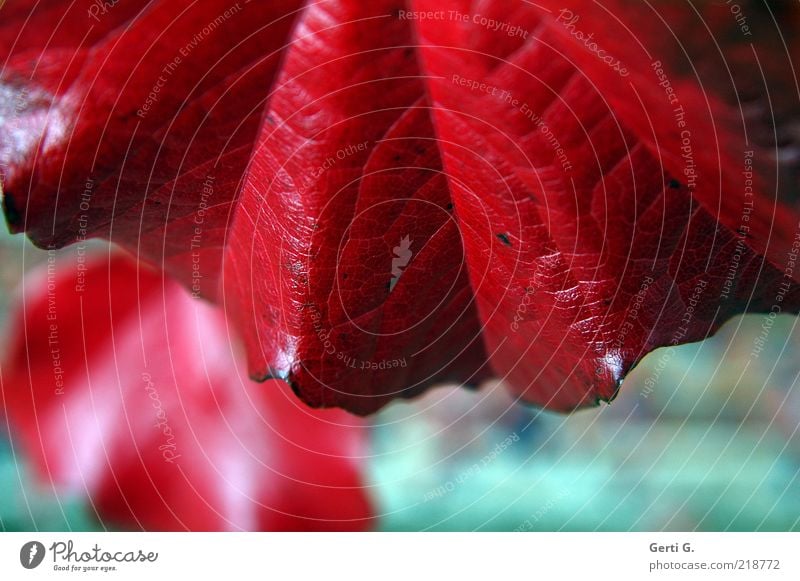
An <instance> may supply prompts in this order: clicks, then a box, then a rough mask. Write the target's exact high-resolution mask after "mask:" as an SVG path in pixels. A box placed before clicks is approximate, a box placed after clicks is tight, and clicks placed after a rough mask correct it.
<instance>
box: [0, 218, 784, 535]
mask: <svg viewBox="0 0 800 581" xmlns="http://www.w3.org/2000/svg"><path fill="white" fill-rule="evenodd" d="M0 230H2V231H3V233H2V234H0V324H4V323H5V316H6V313H7V307H8V301H9V299H10V298H11V296H12V293H13V292H14V287H15V285H16V283H17V281H18V280H19V279H20V277H21V273H22V272H23V271H24V270H26V269H28V268H30V267H32V266H34V265H35V264H37V263H39V262H41V261H42V259H43V257H44V256H45V253H44V252H42V251H38V250H36V249H34V248H32V247H31V246H30V245H29V244H27V243H26V242H24V240H23V238H22V237H11V236H9V235H8V234H6V233H5V230H4V229H0ZM762 321H763V317H762V316H760V315H749V316H746V317H738V318H736V319H734V320H732V321H730V322H729V323H727V324H726V325H725V326H724V327H723V329H722V330H721V331H720V333H718V334H717V335H716V336H715V337H713V338H711V339H709V340H706V341H704V342H702V343H696V344H693V345H685V346H682V347H679V348H675V349H673V350H659V351H656V352H655V353H652V354H651V355H649V356H648V357H647V358H646V359H645V360H644V361H643V362H642V364H641V365H640V366H639V367H637V368H636V369H635V370H634V371H633V372H632V373H631V374H630V375H629V376H628V378H627V379H626V380H625V382H624V384H623V386H622V392H621V394H620V396H619V397H618V398H617V399H616V400H615V401H614V402H613V404H611V405H604V406H602V407H599V408H597V409H594V410H589V411H581V412H577V413H574V414H571V415H566V416H564V415H557V414H552V413H547V412H541V411H538V410H535V409H531V408H528V407H525V406H523V405H521V404H517V403H515V402H514V401H513V400H512V398H511V397H510V396H509V395H508V394H507V392H506V391H505V389H504V388H503V387H502V385H499V384H497V383H488V384H486V385H484V386H483V387H482V389H481V390H479V391H467V390H464V389H458V388H454V387H442V388H439V389H436V390H433V391H431V392H429V394H428V395H426V396H424V397H422V398H419V399H416V400H414V401H412V402H410V403H395V404H393V405H391V406H389V407H388V409H386V410H385V411H383V412H382V413H380V414H378V415H377V416H375V417H374V418H373V419H372V421H373V424H374V427H373V430H372V432H373V433H372V446H371V448H372V449H371V454H372V457H371V459H370V461H369V463H368V475H367V478H368V480H369V483H370V485H371V490H372V493H373V496H374V498H375V501H376V505H377V508H378V512H379V513H380V515H381V518H380V529H382V530H390V531H396V530H409V531H416V530H456V531H461V530H466V531H471V530H510V531H513V530H521V531H558V530H569V531H595V530H609V531H629V530H711V531H725V530H731V531H740V530H741V531H751V530H770V531H772V530H776V531H786V530H800V479H798V475H799V474H800V436H799V435H798V428H799V427H800V389H798V388H797V382H798V374H800V357H799V356H798V354H800V329H798V326H797V319H796V318H795V317H790V316H781V317H779V318H778V320H777V322H776V324H775V325H774V327H773V328H772V330H771V332H770V335H769V338H768V342H767V345H766V347H765V349H764V352H762V353H761V355H760V357H757V358H754V357H752V356H751V351H752V349H753V340H754V339H755V338H756V337H757V336H758V335H759V333H760V331H761V324H762ZM2 347H3V336H2V335H0V348H2ZM648 378H651V379H653V380H656V382H655V385H654V387H653V388H652V389H648V388H646V387H645V385H646V383H645V382H646V381H647V379H648ZM4 431H5V430H3V432H4ZM0 490H1V491H2V492H3V493H2V494H0V530H7V531H8V530H35V529H44V530H87V529H89V530H91V529H103V528H105V527H104V524H103V523H100V522H99V521H98V520H97V519H96V517H94V515H93V512H92V511H91V509H90V508H89V507H88V505H87V504H85V503H84V501H83V499H80V498H65V497H56V496H55V495H53V494H52V492H48V491H47V490H44V489H41V488H40V487H39V486H38V485H37V484H36V483H34V482H32V480H31V478H30V475H29V472H28V470H27V468H26V464H25V461H24V458H20V457H19V456H17V455H15V451H14V450H12V449H11V447H10V445H9V444H8V442H7V440H4V439H2V438H0Z"/></svg>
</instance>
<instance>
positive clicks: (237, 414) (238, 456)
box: [1, 255, 370, 530]
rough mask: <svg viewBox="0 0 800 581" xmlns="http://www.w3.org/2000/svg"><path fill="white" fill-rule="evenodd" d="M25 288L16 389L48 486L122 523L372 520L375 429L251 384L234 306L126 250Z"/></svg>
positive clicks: (27, 437) (28, 282)
mask: <svg viewBox="0 0 800 581" xmlns="http://www.w3.org/2000/svg"><path fill="white" fill-rule="evenodd" d="M62 260H63V261H64V263H65V264H63V265H62ZM24 286H25V288H24V295H23V297H22V305H21V308H20V309H19V310H18V311H17V312H16V313H15V314H14V318H13V323H12V327H11V330H12V337H13V342H12V344H11V345H10V346H9V350H8V352H7V353H6V355H5V356H4V360H3V367H2V370H3V373H2V378H1V379H2V397H3V402H4V407H5V410H6V413H7V415H8V419H9V420H10V422H11V425H12V431H11V433H12V442H13V443H15V444H16V445H18V446H19V447H20V448H21V449H22V450H23V451H25V452H26V453H27V454H26V457H28V458H31V459H33V460H34V464H35V467H36V468H37V470H38V472H39V475H40V481H43V482H47V483H49V484H50V485H51V486H53V487H54V489H56V490H57V491H58V492H59V493H64V492H67V493H73V494H86V495H88V497H89V501H90V502H91V505H92V506H93V508H94V510H95V511H96V512H97V514H98V517H100V518H101V520H102V521H108V522H109V523H110V524H111V525H112V526H114V525H117V526H119V525H123V526H126V527H131V526H134V527H137V528H143V529H146V530H184V529H189V530H360V529H364V528H367V526H368V525H369V522H370V521H369V519H370V505H369V501H368V498H367V494H366V491H365V489H364V488H363V483H362V481H361V476H360V470H359V460H358V458H359V456H360V455H362V454H363V453H364V450H363V449H362V444H363V437H362V436H363V435H364V434H363V432H364V430H365V429H366V428H365V427H364V426H361V425H360V424H359V422H358V421H354V420H355V418H353V417H352V416H348V415H347V414H345V413H344V412H341V411H338V410H328V411H313V410H309V409H307V408H306V407H305V406H303V405H302V404H301V403H300V402H297V401H296V399H295V398H294V397H293V395H292V394H291V392H290V391H289V390H288V389H284V388H282V387H281V386H280V385H279V384H277V383H276V385H270V386H268V388H267V389H262V388H261V386H258V385H255V384H253V383H252V382H250V381H249V380H248V379H247V377H246V374H245V373H244V372H243V370H241V369H240V368H239V366H237V364H236V361H235V355H234V350H233V348H232V343H231V341H230V338H229V336H228V329H227V324H226V322H225V320H224V317H223V316H222V313H221V312H220V311H219V310H218V309H215V308H213V307H211V306H210V305H207V304H204V303H202V302H198V301H194V300H192V299H191V297H190V296H189V295H188V293H187V292H186V291H185V290H183V289H182V288H180V287H179V286H178V284H177V283H175V282H171V281H169V280H167V281H164V279H163V277H162V276H161V275H160V274H158V273H156V272H154V271H152V270H150V269H147V268H139V267H137V265H136V264H135V263H134V262H133V261H132V260H130V259H129V258H126V257H121V256H119V255H114V256H111V257H108V258H102V257H95V258H94V259H93V261H91V262H89V264H88V268H87V269H86V270H85V271H82V272H81V273H80V274H79V273H77V272H76V271H75V264H74V263H73V262H71V261H69V260H68V259H66V257H62V258H58V259H56V257H55V255H52V257H51V261H49V262H48V264H47V266H46V267H45V268H42V269H41V270H39V271H38V272H37V273H35V274H34V275H31V276H29V277H27V278H26V279H25V281H24ZM284 387H285V386H284Z"/></svg>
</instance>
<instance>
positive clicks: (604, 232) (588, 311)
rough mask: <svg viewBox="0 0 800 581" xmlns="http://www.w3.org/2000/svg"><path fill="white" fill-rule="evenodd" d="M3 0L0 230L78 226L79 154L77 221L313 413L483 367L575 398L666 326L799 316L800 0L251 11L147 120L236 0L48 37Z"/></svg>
mask: <svg viewBox="0 0 800 581" xmlns="http://www.w3.org/2000/svg"><path fill="white" fill-rule="evenodd" d="M7 5H8V6H10V8H7V7H4V8H3V10H10V12H9V13H8V14H9V15H10V16H9V18H6V19H4V20H3V24H2V25H0V27H2V28H3V32H2V34H3V35H4V36H3V39H4V43H9V44H8V46H9V47H10V49H9V50H10V58H9V60H8V63H10V64H9V65H8V66H7V67H6V68H5V69H4V70H3V73H2V87H3V90H4V91H6V93H7V94H8V95H9V99H7V100H6V102H5V104H4V105H2V106H3V107H5V109H3V113H2V116H3V118H4V120H5V121H6V122H5V123H4V125H3V129H0V141H2V143H1V144H0V147H2V148H3V149H2V151H3V153H4V156H5V158H4V160H5V161H4V162H3V164H4V165H3V168H4V174H5V176H6V177H5V178H4V182H3V183H4V186H3V187H4V192H5V198H4V200H5V201H4V204H5V209H6V216H7V218H8V221H9V222H10V223H11V225H12V228H14V229H16V230H18V231H22V230H25V231H27V232H28V233H29V235H30V236H31V237H32V238H33V239H34V240H35V241H36V242H37V243H38V244H40V245H47V244H50V243H55V244H64V243H67V242H69V241H71V240H74V239H76V238H80V236H81V235H82V234H81V228H80V227H79V226H80V221H81V217H80V203H81V196H82V195H84V194H83V193H82V192H83V190H84V189H85V183H86V175H87V168H88V170H90V171H88V174H89V175H90V177H92V180H93V181H92V183H93V184H94V182H95V180H99V181H98V183H100V184H101V185H100V186H99V187H98V186H94V185H93V186H92V188H91V189H92V190H93V191H94V190H95V189H97V191H98V195H95V194H94V193H91V196H90V197H91V200H92V214H91V219H90V222H91V224H92V228H91V229H90V232H88V233H89V234H92V235H101V236H106V237H110V238H111V239H112V240H114V241H116V242H118V243H120V244H123V245H125V246H127V247H128V248H130V249H132V250H133V251H134V252H137V253H139V254H140V255H141V256H144V257H145V258H147V259H149V260H150V261H153V262H156V263H158V264H159V265H162V264H163V265H164V266H166V268H167V269H168V270H169V271H170V272H172V273H173V274H176V275H177V276H178V277H179V278H181V280H182V281H183V282H184V284H185V285H187V286H189V287H190V288H192V290H193V291H195V292H199V293H202V294H204V295H205V296H207V297H213V298H216V300H217V302H218V303H219V304H221V305H222V307H223V308H224V310H225V311H226V313H227V314H228V316H229V318H230V320H231V321H233V322H234V324H235V327H236V328H237V329H238V332H239V333H241V335H242V336H243V338H244V341H245V344H246V346H247V357H248V361H249V372H250V374H251V375H252V376H253V377H255V378H257V379H265V378H268V377H277V378H281V379H283V380H285V381H286V382H288V383H289V384H290V385H291V386H292V388H293V389H294V390H295V391H296V392H297V393H298V394H299V395H300V397H302V398H303V399H304V400H305V401H306V402H308V403H310V404H311V405H313V406H340V407H344V408H346V409H349V410H351V411H354V412H357V413H360V414H366V413H370V412H372V411H374V410H376V409H378V408H380V407H381V406H383V405H385V404H386V403H387V402H388V401H390V400H391V399H393V398H395V397H409V396H413V395H415V394H417V393H419V392H420V391H422V390H423V389H425V388H426V387H428V386H430V385H432V384H436V383H440V382H442V381H447V380H452V381H458V382H465V383H477V382H479V381H480V380H481V379H482V378H483V377H485V376H486V375H487V374H489V373H493V374H495V375H499V376H501V377H503V378H505V379H506V380H507V383H508V384H509V385H510V387H511V388H512V389H513V390H514V392H515V393H517V394H519V395H520V396H521V398H522V399H524V400H526V401H529V402H532V403H536V404H539V405H543V406H546V407H548V408H551V409H557V410H569V409H573V408H575V407H580V406H584V405H590V404H594V403H595V402H597V401H598V400H609V399H611V398H613V397H614V395H615V394H616V392H617V389H618V388H619V385H620V382H621V381H622V379H623V377H624V376H625V374H626V373H627V372H628V371H629V370H630V368H631V367H632V366H633V365H635V364H636V362H637V361H638V360H639V359H640V358H641V357H643V356H644V355H645V354H646V353H648V352H650V351H652V350H653V349H655V348H657V347H659V346H664V345H674V344H680V343H684V342H687V341H694V340H698V339H701V338H703V337H705V336H707V335H708V334H709V333H711V332H713V331H714V330H716V329H717V328H718V327H719V325H721V324H722V323H723V322H724V321H725V320H726V319H727V318H729V317H730V316H732V315H733V314H736V313H740V312H747V311H750V312H757V311H772V312H778V311H785V312H796V311H797V304H798V303H797V300H798V288H797V285H796V282H795V281H797V280H800V269H798V268H796V266H795V260H796V251H797V246H796V239H797V236H798V234H797V227H798V226H797V225H798V223H800V214H798V212H797V205H796V190H797V165H796V163H797V154H798V150H797V147H796V142H795V141H796V138H795V133H796V130H795V125H796V121H797V112H798V91H797V83H796V80H795V76H794V71H793V68H792V61H791V58H792V56H793V54H794V53H795V52H796V46H795V45H796V40H794V39H795V38H796V34H793V33H794V32H796V28H797V17H798V14H797V10H796V8H793V7H791V6H783V5H782V6H781V7H780V9H777V8H772V7H769V6H766V5H764V4H763V3H760V2H743V3H741V6H742V7H743V8H742V9H743V10H744V11H745V13H746V14H747V15H748V18H749V19H748V21H747V22H748V23H749V25H748V28H747V29H746V30H745V29H744V28H743V24H742V21H741V20H737V19H736V18H735V15H733V14H732V13H731V12H730V9H729V8H727V7H721V6H718V5H713V4H708V5H705V4H700V5H699V8H697V7H695V6H693V5H692V4H689V3H685V4H684V3H675V2H655V3H640V2H628V1H625V0H607V1H606V0H603V1H602V2H593V1H589V0H570V1H568V2H559V3H556V2H550V1H549V0H548V1H545V2H540V3H537V4H535V5H534V4H530V3H525V2H505V1H502V2H501V1H499V0H497V1H495V0H487V1H485V2H481V3H477V4H476V3H470V2H466V1H465V0H444V1H438V0H437V1H432V0H417V1H410V2H403V1H401V0H379V1H377V2H370V3H363V2H355V1H345V0H340V1H335V0H330V1H323V2H318V3H310V2H309V3H302V4H300V3H298V4H293V3H270V4H269V6H261V5H260V4H256V3H247V4H245V5H242V6H243V7H242V8H241V9H239V10H237V11H236V13H235V14H234V15H233V16H230V17H228V18H226V19H224V21H220V22H219V25H218V26H217V27H216V28H215V30H214V31H212V32H213V33H212V34H208V35H204V37H203V41H202V43H200V44H199V45H198V47H197V48H193V49H192V51H190V58H191V59H195V57H196V60H191V61H187V62H186V63H181V64H180V67H179V70H180V72H174V73H171V75H170V77H169V87H170V88H169V91H166V93H168V97H164V98H163V99H161V97H159V98H158V99H156V102H155V104H154V107H155V108H154V109H153V112H152V113H151V112H148V113H147V115H145V118H144V119H142V120H135V122H136V124H135V125H134V126H132V125H131V123H130V120H129V119H128V118H127V117H126V115H128V116H130V115H131V114H132V115H134V116H136V113H137V111H139V109H141V107H142V103H143V102H144V101H146V99H147V96H148V92H149V91H150V90H151V88H152V86H153V85H154V84H157V82H158V79H159V76H160V75H161V74H162V71H163V67H164V66H165V65H167V64H168V63H169V62H170V59H171V57H172V55H174V54H180V50H181V49H182V48H184V47H185V46H186V44H187V43H188V42H190V41H191V39H193V38H194V37H195V35H196V34H197V33H198V30H199V31H202V30H204V27H203V26H205V25H202V23H203V22H211V21H214V19H215V18H217V16H218V15H219V14H221V13H222V14H224V13H226V12H225V10H226V7H227V9H228V10H230V6H231V5H226V4H224V3H215V2H209V3H208V4H203V5H202V7H201V5H199V4H192V5H189V4H186V5H183V4H180V3H166V2H154V3H150V4H148V8H147V9H146V10H144V11H143V12H142V13H141V14H137V13H133V12H131V13H125V12H121V11H120V12H115V11H114V10H109V11H108V14H104V15H103V17H109V18H111V19H112V20H113V21H114V22H115V24H113V25H112V24H111V21H110V20H106V21H103V20H101V23H100V24H99V25H98V26H100V27H99V28H97V27H95V26H89V27H88V28H87V27H86V25H85V24H84V25H83V26H84V28H83V29H81V28H80V27H79V26H78V27H74V28H68V29H67V30H69V31H72V32H59V34H58V35H57V36H56V38H59V39H60V40H59V41H58V44H57V45H53V46H51V45H50V44H49V41H48V39H47V37H46V36H47V35H41V36H40V35H36V36H35V37H34V38H32V39H30V40H27V39H26V40H25V41H24V42H23V41H22V40H21V39H22V38H23V37H22V35H20V34H18V31H19V29H20V27H21V26H22V25H21V24H20V21H21V20H24V19H25V18H26V17H27V14H28V13H31V12H33V13H35V14H36V18H39V19H40V20H39V21H38V22H39V23H40V26H43V27H45V28H47V27H48V26H49V27H50V28H52V29H54V30H56V31H60V30H61V29H60V28H59V27H58V26H56V21H57V19H56V18H55V17H54V16H53V15H54V14H62V13H64V11H67V12H69V11H68V10H67V9H66V8H58V7H57V6H56V5H55V4H53V5H52V6H51V5H49V4H46V5H44V6H46V7H47V10H48V11H42V10H40V9H39V8H37V9H35V10H33V9H31V8H27V9H26V8H24V7H23V6H25V3H22V2H11V3H10V4H9V3H7ZM84 8H85V9H86V10H88V7H84ZM184 8H185V10H184ZM59 11H60V12H59ZM244 15H246V18H238V17H239V16H244ZM73 16H74V15H70V16H69V17H70V18H72V17H73ZM6 23H8V24H6ZM201 25H202V26H201ZM162 30H170V31H173V30H174V32H175V34H163V35H161V34H160V32H161V31H162ZM62 37H63V38H62ZM37 38H38V40H37ZM5 39H8V40H5ZM250 40H252V42H250ZM15 43H22V44H20V45H19V48H18V47H17V44H15ZM4 46H5V45H4ZM201 46H202V52H200V51H201V48H200V47H201ZM85 47H88V48H85ZM118 49H119V50H118ZM120 50H121V51H123V52H124V51H127V52H131V51H134V50H138V52H139V53H142V54H143V55H145V56H144V57H143V58H142V59H141V60H140V61H136V60H135V59H122V58H120V54H121V53H120ZM74 55H77V56H74ZM56 59H62V60H61V61H57V60H56ZM40 61H43V62H50V61H53V62H60V63H61V64H60V66H59V67H56V68H55V69H54V68H53V67H42V68H41V70H40V69H39V68H37V65H36V63H38V62H40ZM73 62H74V64H70V65H69V66H67V65H65V64H63V63H73ZM184 64H185V66H184ZM203 66H205V67H206V68H207V69H209V71H208V74H203V71H202V69H203ZM63 71H66V73H65V72H63ZM131 75H132V76H131ZM62 76H63V78H64V79H66V81H63V80H62ZM129 77H130V78H131V79H136V82H135V83H133V82H131V83H128V82H126V79H128V78H129ZM90 79H91V81H90ZM64 83H66V85H67V86H68V87H69V88H68V89H64V90H62V88H61V85H62V84H64ZM142 84H143V85H144V88H142ZM23 91H26V92H25V93H24V94H25V95H36V98H35V99H32V98H26V99H24V100H23V101H22V103H23V105H24V106H22V107H17V106H15V105H13V100H14V98H15V97H16V96H18V95H19V94H20V93H21V92H23ZM143 100H144V101H143ZM76 102H80V103H84V104H88V105H83V106H79V105H76V104H75V103H76ZM87 106H90V107H89V108H88V109H87ZM84 113H86V114H85V115H84ZM206 113H208V115H207V116H205V114H206ZM9 120H10V121H9ZM135 127H139V129H136V128H135ZM198 128H199V129H198ZM42 135H43V136H44V138H43V139H41V140H40V138H41V136H42ZM106 136H110V137H111V138H110V139H106V138H105V137H106ZM142 136H144V137H142ZM140 139H141V141H139V140H140ZM120 144H124V147H123V146H122V145H120ZM86 151H90V152H92V155H84V154H85V152H86ZM78 152H80V153H78ZM94 158H96V159H97V160H99V161H98V162H92V161H90V160H91V159H94ZM93 163H94V164H95V165H92V164H93ZM95 167H97V168H102V172H101V174H102V179H101V178H100V177H97V178H95V177H93V176H94V174H92V168H95ZM212 167H213V168H214V171H211V170H210V168H212ZM743 172H744V173H743ZM209 175H211V176H214V177H213V178H212V179H211V181H210V182H209V181H208V177H209ZM217 177H218V178H219V179H217ZM98 188H99V189H98ZM56 191H57V192H58V199H57V200H56V196H55V192H56ZM101 191H102V193H101ZM212 200H213V201H212ZM101 201H102V202H101ZM206 206H208V207H206ZM76 208H77V210H76ZM76 216H77V217H76ZM198 218H199V220H200V223H197V220H198ZM104 229H106V230H108V231H106V230H104ZM220 265H222V266H220Z"/></svg>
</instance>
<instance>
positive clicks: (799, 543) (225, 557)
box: [0, 533, 800, 581]
mask: <svg viewBox="0 0 800 581" xmlns="http://www.w3.org/2000/svg"><path fill="white" fill-rule="evenodd" d="M799 553H800V535H799V534H798V533H726V534H721V533H372V534H358V533H320V534H311V533H293V534H278V533H2V534H0V579H9V580H11V579H14V580H17V579H19V580H25V579H51V578H53V579H66V578H70V579H108V580H124V579H131V580H137V581H139V580H141V579H147V580H148V581H150V580H153V579H191V578H194V577H193V575H197V576H199V578H202V579H220V578H221V579H225V580H230V581H238V580H242V579H281V580H283V579H319V580H324V581H335V580H339V579H341V580H346V581H356V580H360V579H370V580H372V579H381V580H392V579H398V580H403V581H408V579H409V578H420V579H482V580H486V579H512V578H513V579H519V578H522V579H560V578H566V579H578V578H585V579H597V578H599V579H605V578H613V579H615V580H625V579H635V580H637V581H638V580H642V579H650V578H652V579H701V578H702V579H704V580H705V579H720V580H723V579H724V580H728V579H742V580H745V579H800V567H798V563H800V554H799ZM410 575H411V576H413V577H409V576H410ZM512 575H513V576H514V577H511V576H512ZM520 575H522V577H520ZM579 575H581V576H585V577H578V576H579ZM612 576H613V577H612Z"/></svg>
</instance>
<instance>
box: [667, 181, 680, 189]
mask: <svg viewBox="0 0 800 581" xmlns="http://www.w3.org/2000/svg"><path fill="white" fill-rule="evenodd" d="M669 187H670V188H672V189H673V190H677V189H678V188H680V187H681V182H679V181H678V180H669Z"/></svg>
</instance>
